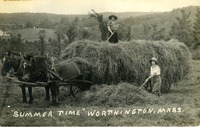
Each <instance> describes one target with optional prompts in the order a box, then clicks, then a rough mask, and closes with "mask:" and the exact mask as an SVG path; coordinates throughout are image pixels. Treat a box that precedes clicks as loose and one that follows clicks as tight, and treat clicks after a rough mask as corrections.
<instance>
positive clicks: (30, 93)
mask: <svg viewBox="0 0 200 127" xmlns="http://www.w3.org/2000/svg"><path fill="white" fill-rule="evenodd" d="M28 92H29V104H31V103H32V102H33V95H32V87H28Z"/></svg>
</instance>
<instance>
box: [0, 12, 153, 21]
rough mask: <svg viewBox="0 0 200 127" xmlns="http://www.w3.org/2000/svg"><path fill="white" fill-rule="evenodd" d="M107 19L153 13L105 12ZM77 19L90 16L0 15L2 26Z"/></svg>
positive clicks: (48, 14) (46, 14)
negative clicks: (108, 17)
mask: <svg viewBox="0 0 200 127" xmlns="http://www.w3.org/2000/svg"><path fill="white" fill-rule="evenodd" d="M101 14H103V15H105V17H107V16H108V15H111V14H116V15H117V16H118V17H120V18H128V17H136V16H143V15H147V14H152V12H122V13H112V12H104V13H101ZM75 17H79V18H83V17H84V18H87V17H88V15H73V14H72V15H63V14H62V15H61V14H50V13H0V24H9V23H19V24H25V23H27V22H28V21H31V22H34V23H36V24H37V23H39V22H40V21H42V20H45V19H48V20H50V21H51V22H53V23H55V22H60V20H61V19H62V18H69V19H74V18H75Z"/></svg>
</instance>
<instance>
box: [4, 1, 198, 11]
mask: <svg viewBox="0 0 200 127" xmlns="http://www.w3.org/2000/svg"><path fill="white" fill-rule="evenodd" d="M191 5H193V6H200V0H0V13H16V12H34V13H41V12H42V13H54V14H87V13H88V11H90V10H91V9H94V10H95V11H97V12H163V11H171V10H173V9H174V8H181V7H187V6H191Z"/></svg>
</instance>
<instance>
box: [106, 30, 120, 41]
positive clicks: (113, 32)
mask: <svg viewBox="0 0 200 127" xmlns="http://www.w3.org/2000/svg"><path fill="white" fill-rule="evenodd" d="M116 31H117V30H115V31H114V32H113V33H112V34H111V35H110V37H109V38H108V39H107V40H106V41H108V40H109V39H110V38H111V37H112V36H113V34H114V33H115V32H116Z"/></svg>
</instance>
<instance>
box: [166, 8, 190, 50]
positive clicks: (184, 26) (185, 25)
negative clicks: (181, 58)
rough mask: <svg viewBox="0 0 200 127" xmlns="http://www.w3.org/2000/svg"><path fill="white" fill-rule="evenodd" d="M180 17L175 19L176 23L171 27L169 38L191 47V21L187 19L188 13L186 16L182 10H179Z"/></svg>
mask: <svg viewBox="0 0 200 127" xmlns="http://www.w3.org/2000/svg"><path fill="white" fill-rule="evenodd" d="M181 14H182V17H181V18H179V17H176V20H177V22H174V23H173V24H172V26H171V30H170V33H169V34H170V36H171V38H175V39H177V40H179V41H181V42H183V43H185V44H186V45H187V46H191V42H192V40H193V37H192V34H191V33H192V30H191V20H190V19H189V17H190V13H188V14H186V13H185V11H184V10H181Z"/></svg>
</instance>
